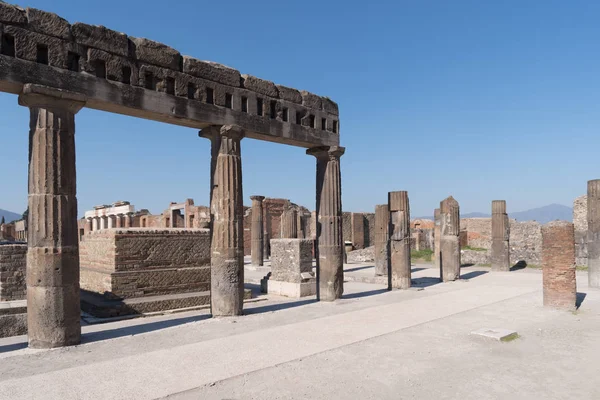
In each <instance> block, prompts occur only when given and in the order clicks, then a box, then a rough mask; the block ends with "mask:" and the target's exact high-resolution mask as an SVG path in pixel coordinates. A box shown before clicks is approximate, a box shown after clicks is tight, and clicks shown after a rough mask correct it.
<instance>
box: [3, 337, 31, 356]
mask: <svg viewBox="0 0 600 400" xmlns="http://www.w3.org/2000/svg"><path fill="white" fill-rule="evenodd" d="M26 348H27V339H25V341H24V342H19V343H13V344H7V345H4V346H0V353H8V352H9V351H15V350H21V349H26Z"/></svg>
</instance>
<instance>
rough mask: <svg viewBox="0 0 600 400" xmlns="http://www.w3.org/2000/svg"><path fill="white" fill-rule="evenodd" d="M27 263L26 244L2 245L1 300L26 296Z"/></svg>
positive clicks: (0, 255)
mask: <svg viewBox="0 0 600 400" xmlns="http://www.w3.org/2000/svg"><path fill="white" fill-rule="evenodd" d="M26 265H27V245H26V244H4V245H0V301H13V300H23V299H25V298H26V296H27V283H26V280H25V270H26Z"/></svg>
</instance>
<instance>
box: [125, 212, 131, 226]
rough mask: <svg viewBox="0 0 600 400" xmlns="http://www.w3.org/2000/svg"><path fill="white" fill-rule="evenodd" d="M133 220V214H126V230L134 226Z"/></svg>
mask: <svg viewBox="0 0 600 400" xmlns="http://www.w3.org/2000/svg"><path fill="white" fill-rule="evenodd" d="M131 219H132V216H131V214H125V223H124V224H123V225H124V227H125V228H131V225H132V223H131Z"/></svg>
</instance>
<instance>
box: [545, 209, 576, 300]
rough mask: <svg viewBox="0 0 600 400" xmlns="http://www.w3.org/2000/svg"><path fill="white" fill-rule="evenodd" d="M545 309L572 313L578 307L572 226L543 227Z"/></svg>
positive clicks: (560, 222) (568, 223)
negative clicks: (549, 308) (550, 308)
mask: <svg viewBox="0 0 600 400" xmlns="http://www.w3.org/2000/svg"><path fill="white" fill-rule="evenodd" d="M542 270H543V287H544V306H546V307H552V308H557V309H561V310H567V311H573V310H575V307H576V304H577V283H576V280H575V241H574V227H573V224H572V223H571V222H567V221H554V222H549V223H548V224H546V225H544V226H542Z"/></svg>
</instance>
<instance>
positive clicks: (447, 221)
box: [440, 196, 460, 282]
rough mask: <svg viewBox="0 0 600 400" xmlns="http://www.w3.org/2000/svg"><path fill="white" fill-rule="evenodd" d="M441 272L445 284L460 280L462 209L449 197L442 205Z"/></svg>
mask: <svg viewBox="0 0 600 400" xmlns="http://www.w3.org/2000/svg"><path fill="white" fill-rule="evenodd" d="M440 217H441V227H440V230H441V235H440V272H441V274H442V275H441V279H442V281H444V282H448V281H455V280H457V279H459V278H460V241H459V234H460V209H459V206H458V202H457V201H456V200H455V199H454V198H453V197H452V196H450V197H448V198H447V199H445V200H444V201H442V202H441V204H440Z"/></svg>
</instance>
